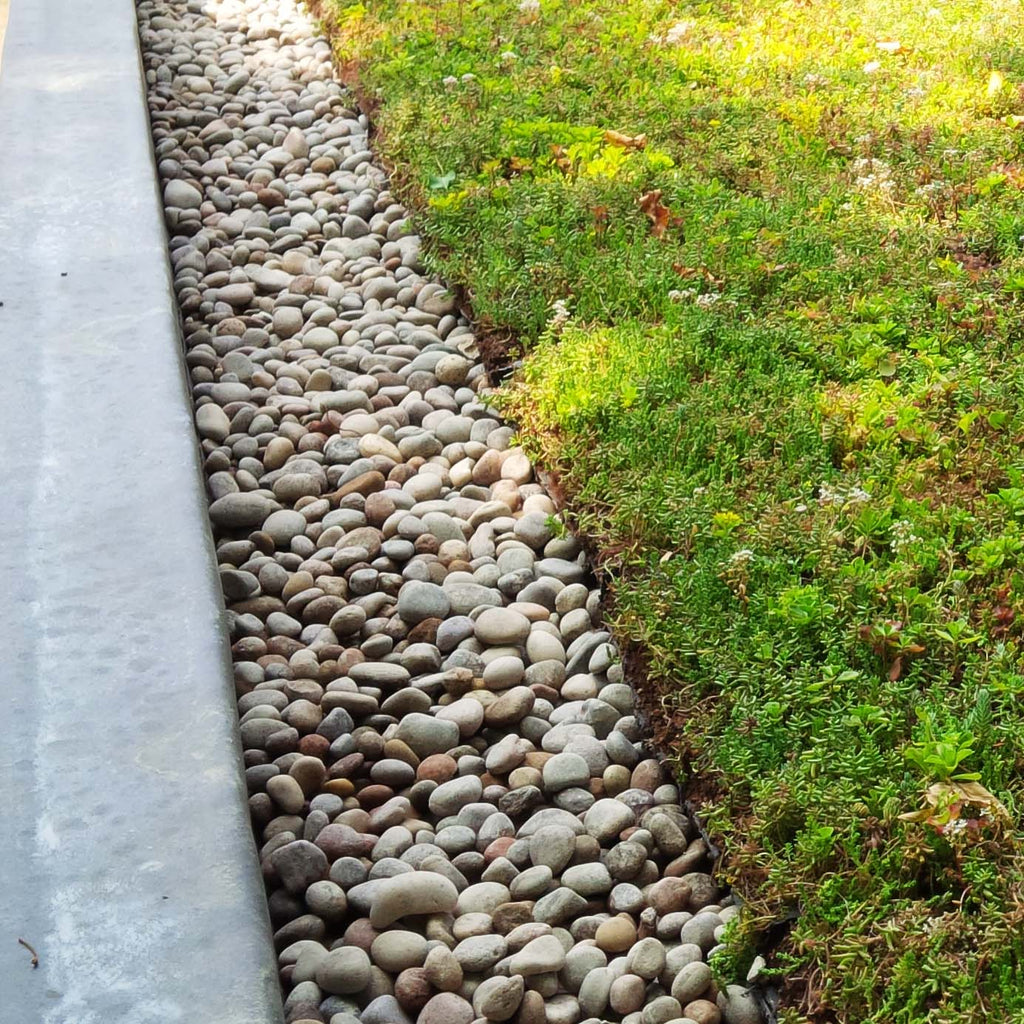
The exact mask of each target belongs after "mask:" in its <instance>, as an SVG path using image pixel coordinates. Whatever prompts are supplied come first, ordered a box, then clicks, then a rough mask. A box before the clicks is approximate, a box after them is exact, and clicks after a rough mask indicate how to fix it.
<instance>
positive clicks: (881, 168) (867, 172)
mask: <svg viewBox="0 0 1024 1024" xmlns="http://www.w3.org/2000/svg"><path fill="white" fill-rule="evenodd" d="M853 173H854V174H855V175H856V178H855V179H854V185H855V186H856V187H857V188H859V189H861V191H864V192H870V191H872V190H879V191H882V192H888V191H890V190H892V189H894V188H895V187H896V183H895V182H894V181H893V180H892V168H891V167H890V166H889V165H888V164H887V163H886V162H885V161H884V160H876V159H875V158H874V157H870V156H866V157H861V158H860V159H859V160H854V162H853Z"/></svg>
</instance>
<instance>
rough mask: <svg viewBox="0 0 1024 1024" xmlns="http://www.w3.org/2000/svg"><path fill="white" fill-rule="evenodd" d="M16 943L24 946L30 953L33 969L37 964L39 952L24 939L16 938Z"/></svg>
mask: <svg viewBox="0 0 1024 1024" xmlns="http://www.w3.org/2000/svg"><path fill="white" fill-rule="evenodd" d="M18 944H19V945H21V946H24V947H25V948H26V949H27V950H28V951H29V952H30V953H31V954H32V969H33V970H35V968H37V967H38V966H39V954H38V953H37V952H36V951H35V949H34V948H33V947H32V946H30V945H29V944H28V943H27V942H26V941H25V940H24V939H18Z"/></svg>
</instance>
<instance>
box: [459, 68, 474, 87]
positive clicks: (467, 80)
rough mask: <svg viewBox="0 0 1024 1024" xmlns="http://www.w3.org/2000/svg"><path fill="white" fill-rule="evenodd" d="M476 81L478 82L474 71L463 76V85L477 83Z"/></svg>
mask: <svg viewBox="0 0 1024 1024" xmlns="http://www.w3.org/2000/svg"><path fill="white" fill-rule="evenodd" d="M475 81H476V75H474V74H473V72H472V71H467V72H466V73H465V74H464V75H463V76H462V84H463V85H469V83H470V82H475Z"/></svg>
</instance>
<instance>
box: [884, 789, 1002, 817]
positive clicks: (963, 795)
mask: <svg viewBox="0 0 1024 1024" xmlns="http://www.w3.org/2000/svg"><path fill="white" fill-rule="evenodd" d="M956 800H960V801H961V802H963V803H968V804H971V806H973V807H984V808H987V809H988V811H989V813H990V814H992V815H993V817H996V818H1002V819H1004V820H1008V819H1009V817H1010V812H1009V811H1008V810H1007V809H1006V807H1005V806H1004V805H1003V804H1002V803H1001V802H1000V801H999V799H998V798H996V797H995V796H993V795H992V794H991V793H990V792H989V791H988V790H987V789H986V788H985V787H984V786H983V785H982V784H981V783H980V782H970V781H967V782H956V781H950V782H936V783H934V784H933V785H931V786H929V787H928V789H927V790H926V791H925V794H924V802H925V806H924V807H922V808H921V809H920V810H919V811H908V812H907V813H906V814H901V815H900V821H930V820H931V818H932V817H933V816H934V814H935V812H936V810H937V809H938V808H940V807H948V806H950V805H951V804H953V803H954V802H955V801H956Z"/></svg>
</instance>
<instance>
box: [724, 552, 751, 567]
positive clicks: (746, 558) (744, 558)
mask: <svg viewBox="0 0 1024 1024" xmlns="http://www.w3.org/2000/svg"><path fill="white" fill-rule="evenodd" d="M753 560H754V552H753V551H751V550H750V548H740V549H739V551H734V552H733V553H732V554H731V555H730V556H729V564H730V565H731V566H736V567H738V568H743V567H744V566H747V565H749V564H750V563H751V562H752V561H753Z"/></svg>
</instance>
